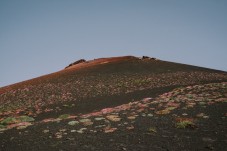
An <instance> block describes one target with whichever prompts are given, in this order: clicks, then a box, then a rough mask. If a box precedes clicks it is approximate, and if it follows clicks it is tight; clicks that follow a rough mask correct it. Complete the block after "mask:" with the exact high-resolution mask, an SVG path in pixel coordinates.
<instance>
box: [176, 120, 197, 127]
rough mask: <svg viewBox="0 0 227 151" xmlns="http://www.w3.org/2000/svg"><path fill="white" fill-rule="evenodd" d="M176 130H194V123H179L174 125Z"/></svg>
mask: <svg viewBox="0 0 227 151" xmlns="http://www.w3.org/2000/svg"><path fill="white" fill-rule="evenodd" d="M176 127H177V128H181V129H185V128H195V123H193V122H192V121H187V120H185V121H180V122H178V123H177V124H176Z"/></svg>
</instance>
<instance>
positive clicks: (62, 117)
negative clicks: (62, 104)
mask: <svg viewBox="0 0 227 151" xmlns="http://www.w3.org/2000/svg"><path fill="white" fill-rule="evenodd" d="M69 116H70V115H69V114H62V115H60V116H59V117H58V118H60V119H67V118H68V117H69Z"/></svg>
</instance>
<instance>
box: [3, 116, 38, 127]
mask: <svg viewBox="0 0 227 151" xmlns="http://www.w3.org/2000/svg"><path fill="white" fill-rule="evenodd" d="M33 121H35V119H34V118H32V117H29V116H25V115H23V116H19V117H7V118H5V119H3V120H2V121H1V122H0V125H10V124H15V123H20V122H33Z"/></svg>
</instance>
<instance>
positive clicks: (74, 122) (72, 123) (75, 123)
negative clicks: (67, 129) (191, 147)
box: [68, 121, 79, 126]
mask: <svg viewBox="0 0 227 151" xmlns="http://www.w3.org/2000/svg"><path fill="white" fill-rule="evenodd" d="M77 124H79V122H78V121H69V122H68V125H71V126H74V125H77Z"/></svg>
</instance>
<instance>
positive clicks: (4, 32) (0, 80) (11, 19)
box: [0, 0, 227, 87]
mask: <svg viewBox="0 0 227 151" xmlns="http://www.w3.org/2000/svg"><path fill="white" fill-rule="evenodd" d="M226 8H227V1H226V0H0V87H2V86H5V85H8V84H12V83H15V82H20V81H23V80H28V79H31V78H34V77H37V76H41V75H44V74H48V73H51V72H55V71H58V70H61V69H63V68H64V67H65V66H67V65H68V64H70V63H71V62H74V61H76V60H77V59H80V58H85V59H94V58H100V57H109V56H121V55H136V56H142V55H147V56H151V57H156V58H159V59H162V60H167V61H173V62H179V63H186V64H192V65H197V66H202V67H209V68H214V69H220V70H224V71H227V9H226Z"/></svg>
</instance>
